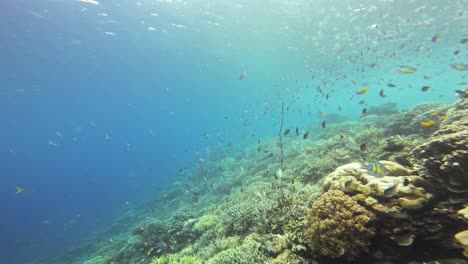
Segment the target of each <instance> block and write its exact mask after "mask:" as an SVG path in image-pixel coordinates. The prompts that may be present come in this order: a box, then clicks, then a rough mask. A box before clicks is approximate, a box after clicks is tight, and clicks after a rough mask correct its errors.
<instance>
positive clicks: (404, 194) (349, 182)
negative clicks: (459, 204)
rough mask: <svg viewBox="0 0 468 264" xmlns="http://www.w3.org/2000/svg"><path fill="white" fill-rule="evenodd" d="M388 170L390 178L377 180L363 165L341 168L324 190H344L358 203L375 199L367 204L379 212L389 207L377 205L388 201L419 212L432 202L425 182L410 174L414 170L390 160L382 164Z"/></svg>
mask: <svg viewBox="0 0 468 264" xmlns="http://www.w3.org/2000/svg"><path fill="white" fill-rule="evenodd" d="M380 163H382V164H383V165H384V166H385V167H386V168H387V170H388V173H387V175H385V176H382V177H377V176H373V175H370V174H369V172H368V171H367V168H366V167H365V166H364V165H363V164H361V163H350V164H346V165H343V166H341V167H338V168H337V169H336V170H335V171H334V172H333V173H331V174H329V175H328V176H326V177H325V178H324V180H323V188H324V190H341V191H343V192H345V193H347V194H351V195H354V199H355V200H356V201H365V200H366V199H367V197H373V198H374V199H376V201H378V202H373V203H372V204H369V201H366V203H367V204H369V205H371V206H374V207H376V208H375V209H376V210H377V211H386V210H388V208H384V207H382V206H378V205H377V204H378V203H380V204H389V205H390V202H389V201H388V200H389V199H395V202H393V205H395V204H398V205H399V206H401V207H403V208H405V209H410V210H413V209H420V208H422V207H423V206H424V205H425V204H427V202H428V201H429V200H430V199H431V197H432V195H431V194H429V193H427V192H426V191H425V189H424V188H423V184H421V183H423V182H424V180H423V179H422V178H421V177H419V176H414V175H411V171H410V170H409V169H407V168H405V167H403V166H402V165H400V164H398V163H395V162H391V161H385V160H382V161H380Z"/></svg>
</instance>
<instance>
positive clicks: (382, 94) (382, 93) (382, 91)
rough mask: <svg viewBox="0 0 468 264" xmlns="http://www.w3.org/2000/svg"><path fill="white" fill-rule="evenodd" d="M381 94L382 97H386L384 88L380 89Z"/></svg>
mask: <svg viewBox="0 0 468 264" xmlns="http://www.w3.org/2000/svg"><path fill="white" fill-rule="evenodd" d="M379 95H380V97H385V94H384V90H383V89H382V90H380V92H379Z"/></svg>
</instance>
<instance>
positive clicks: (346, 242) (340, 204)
mask: <svg viewBox="0 0 468 264" xmlns="http://www.w3.org/2000/svg"><path fill="white" fill-rule="evenodd" d="M373 218H374V214H373V213H371V212H369V211H367V210H366V209H365V208H364V207H362V206H360V205H359V204H358V203H357V202H355V201H354V200H353V199H352V198H351V197H349V196H348V195H346V194H345V193H343V192H342V191H338V190H331V191H328V192H326V193H324V194H323V195H322V196H320V197H319V198H318V199H317V200H316V201H315V202H314V203H313V204H312V207H311V209H310V211H309V213H308V215H307V224H306V230H305V236H306V238H307V240H308V244H309V246H310V247H311V248H312V249H313V250H314V251H318V252H319V253H320V254H321V255H324V256H329V257H333V258H334V257H343V258H348V259H352V258H354V257H356V256H357V255H358V254H359V253H361V252H363V251H367V250H368V246H369V244H370V242H369V241H370V239H371V238H372V237H373V236H374V230H373V228H372V227H371V226H370V222H371V221H372V219H373Z"/></svg>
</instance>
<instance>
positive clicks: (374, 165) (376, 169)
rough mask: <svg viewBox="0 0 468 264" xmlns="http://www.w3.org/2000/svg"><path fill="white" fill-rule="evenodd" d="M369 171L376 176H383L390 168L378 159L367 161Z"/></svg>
mask: <svg viewBox="0 0 468 264" xmlns="http://www.w3.org/2000/svg"><path fill="white" fill-rule="evenodd" d="M367 172H368V173H369V174H370V175H372V176H376V177H382V176H385V175H387V174H388V169H387V168H385V166H384V165H383V164H382V163H380V162H378V161H371V162H369V163H367Z"/></svg>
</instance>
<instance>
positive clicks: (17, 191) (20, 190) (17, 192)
mask: <svg viewBox="0 0 468 264" xmlns="http://www.w3.org/2000/svg"><path fill="white" fill-rule="evenodd" d="M22 192H24V189H23V188H20V187H16V194H19V193H22Z"/></svg>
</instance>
